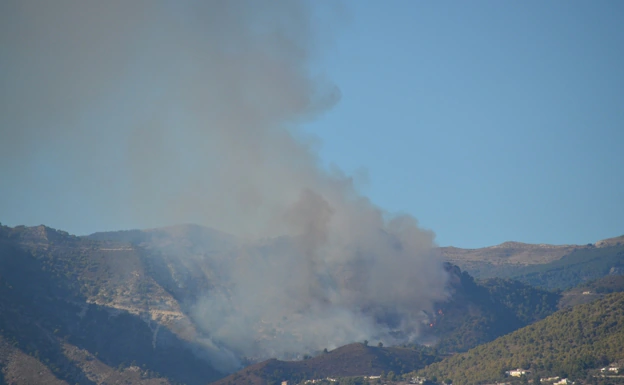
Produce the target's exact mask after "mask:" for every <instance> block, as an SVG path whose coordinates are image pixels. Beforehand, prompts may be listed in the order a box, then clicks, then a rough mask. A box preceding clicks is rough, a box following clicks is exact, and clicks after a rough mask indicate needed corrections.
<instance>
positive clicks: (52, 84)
mask: <svg viewBox="0 0 624 385" xmlns="http://www.w3.org/2000/svg"><path fill="white" fill-rule="evenodd" d="M320 7H325V8H324V9H321V10H319V8H320ZM330 8H331V5H330V4H321V3H315V4H312V3H306V2H298V1H269V0H266V1H261V0H254V1H239V0H228V1H219V0H215V1H183V2H174V1H158V0H133V1H125V0H124V1H121V0H111V1H100V2H95V1H80V0H59V1H53V2H52V1H34V0H25V1H24V0H6V1H3V2H2V4H1V5H0V21H1V23H0V54H1V56H0V58H1V60H2V61H1V63H2V64H1V65H2V71H1V73H0V80H1V85H0V135H1V138H2V140H0V157H1V159H0V163H1V164H0V167H1V168H0V170H1V172H2V174H3V175H5V173H6V175H8V174H15V173H19V176H18V178H19V180H21V181H22V187H23V188H24V189H25V190H29V191H35V190H37V189H42V188H45V189H47V191H48V194H51V195H52V196H56V201H54V202H55V203H56V204H58V206H59V207H60V208H61V209H63V210H65V211H69V210H71V202H67V200H68V198H67V196H68V195H67V194H69V192H68V190H69V189H71V191H72V193H74V194H79V196H80V197H82V198H83V199H85V200H88V204H87V205H83V206H88V208H89V209H88V210H89V211H88V212H86V213H85V215H90V216H92V217H93V218H96V219H95V220H101V221H102V222H103V223H120V224H121V223H123V224H128V223H132V224H136V225H138V226H143V227H152V226H158V225H165V224H171V223H182V222H184V223H186V222H197V223H201V224H204V225H209V226H212V227H216V228H219V229H221V230H223V231H226V232H230V233H233V234H236V235H238V236H240V237H244V238H245V239H257V240H258V239H265V241H264V242H269V243H271V247H268V248H266V250H270V252H266V253H262V252H259V251H257V250H259V249H258V248H255V249H254V250H255V251H254V250H251V248H250V249H249V250H247V251H246V250H241V252H240V253H238V255H237V256H236V257H235V258H232V259H231V260H230V261H229V264H227V266H225V267H224V271H223V272H222V274H223V276H224V277H225V278H224V279H225V281H226V282H227V290H221V291H216V292H214V293H212V294H209V295H207V296H206V297H204V298H203V299H202V300H200V301H199V303H197V304H196V306H195V311H194V316H195V319H196V321H197V323H198V325H200V327H201V328H202V330H204V331H205V332H206V333H207V335H209V337H208V338H209V341H207V342H206V346H209V345H210V346H212V347H213V349H214V351H213V352H212V359H213V361H214V362H215V364H217V365H218V366H221V367H226V366H227V367H228V368H230V367H233V366H235V365H236V363H235V357H240V356H252V357H268V356H272V355H277V356H285V355H288V354H293V355H296V354H301V353H303V352H312V351H315V350H321V349H323V348H325V347H328V348H331V347H335V346H338V345H340V344H344V343H348V342H352V341H362V340H364V339H371V340H373V339H375V338H376V339H379V340H383V341H384V342H385V343H393V342H398V341H405V340H407V339H410V338H413V337H414V336H416V335H418V333H419V327H420V325H421V319H420V317H421V311H422V310H427V309H429V308H430V307H431V305H432V303H433V302H434V301H437V300H441V299H443V298H444V297H445V290H444V287H445V280H446V277H445V273H444V271H443V269H442V267H441V264H440V261H439V260H438V259H437V258H436V257H435V256H434V255H433V253H432V247H433V239H434V236H433V234H432V233H431V232H429V231H424V230H422V229H421V228H419V226H418V223H417V222H416V220H415V219H414V218H412V217H410V216H406V215H404V216H390V215H388V213H386V212H384V211H383V210H382V209H380V208H379V207H377V206H375V205H374V204H373V203H371V202H370V201H369V200H368V199H367V198H365V197H363V196H361V195H360V194H359V193H358V192H357V191H356V189H355V187H354V185H353V181H352V179H351V178H349V177H348V176H346V175H343V174H342V173H341V172H340V171H336V170H332V171H328V170H325V169H324V168H323V167H321V166H320V162H319V159H318V157H317V155H316V153H315V146H316V145H317V143H316V141H315V140H314V139H313V138H311V137H309V136H307V135H306V134H305V132H302V131H301V130H300V129H298V126H299V125H300V124H301V123H302V122H305V121H309V120H310V119H314V118H315V117H316V116H318V114H321V113H322V112H323V111H325V110H327V109H328V108H331V107H332V106H333V105H334V104H335V103H336V102H337V101H338V100H339V98H340V93H339V91H338V89H337V88H336V87H335V86H334V85H333V84H332V83H331V82H330V81H329V80H328V79H327V78H326V77H325V76H324V74H323V73H322V72H321V71H319V70H317V69H316V68H317V67H318V62H317V60H316V59H317V58H318V54H319V51H321V49H322V46H323V44H322V42H323V41H324V39H323V38H319V36H321V37H322V34H323V33H324V31H326V30H331V29H332V28H331V25H323V24H322V23H319V22H314V23H313V22H312V21H313V20H316V21H319V20H325V19H322V18H321V16H323V15H325V16H327V15H328V14H329V13H330V11H331V9H330ZM336 129H339V127H337V128H336ZM397 188H400V186H397ZM13 203H14V202H13ZM3 204H12V203H11V202H5V203H3ZM0 208H1V207H0ZM74 215H75V213H74ZM278 236H285V237H283V238H275V237H278ZM257 242H260V241H257ZM282 243H283V244H282ZM280 245H281V246H280ZM260 249H262V248H260ZM228 357H230V358H232V360H233V361H228V360H229V358H228ZM226 361H227V362H226Z"/></svg>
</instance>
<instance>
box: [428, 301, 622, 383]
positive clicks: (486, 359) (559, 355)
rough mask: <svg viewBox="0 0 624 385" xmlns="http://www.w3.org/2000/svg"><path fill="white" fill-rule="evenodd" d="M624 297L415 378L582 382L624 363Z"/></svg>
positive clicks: (576, 310)
mask: <svg viewBox="0 0 624 385" xmlns="http://www.w3.org/2000/svg"><path fill="white" fill-rule="evenodd" d="M623 320H624V293H615V294H610V295H608V296H606V297H605V298H603V299H601V300H599V301H596V302H592V303H589V304H585V305H579V306H576V307H573V308H567V309H565V310H562V311H559V312H557V313H555V314H553V315H552V316H550V317H548V318H546V319H544V320H542V321H540V322H537V323H535V324H533V325H530V326H527V327H525V328H522V329H520V330H517V331H515V332H513V333H511V334H509V335H506V336H503V337H501V338H498V339H497V340H495V341H493V342H490V343H488V344H485V345H482V346H478V347H476V348H474V349H472V350H470V351H468V352H466V353H463V354H457V355H455V356H453V357H449V358H447V359H445V360H443V361H441V362H438V363H435V364H432V365H430V366H428V367H427V368H425V369H424V370H422V371H421V372H420V373H419V374H420V375H424V376H427V377H428V378H432V377H434V376H435V377H436V378H438V379H451V380H453V383H454V384H457V385H462V384H477V383H487V382H495V381H500V380H502V379H503V378H504V373H505V371H507V370H510V369H516V368H523V369H530V370H531V371H532V372H533V375H534V376H542V377H550V376H561V377H568V378H572V379H580V378H585V377H587V376H588V373H589V371H590V370H591V369H595V368H598V367H600V366H602V365H606V364H608V363H610V362H614V361H618V360H622V359H624V322H623Z"/></svg>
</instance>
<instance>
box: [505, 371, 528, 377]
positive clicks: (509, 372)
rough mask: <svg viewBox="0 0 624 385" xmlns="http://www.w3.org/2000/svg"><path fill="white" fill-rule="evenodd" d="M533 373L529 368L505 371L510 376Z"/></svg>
mask: <svg viewBox="0 0 624 385" xmlns="http://www.w3.org/2000/svg"><path fill="white" fill-rule="evenodd" d="M529 373H531V372H530V371H528V370H525V369H516V370H509V371H507V372H505V374H507V375H508V376H511V377H520V376H525V375H527V374H529Z"/></svg>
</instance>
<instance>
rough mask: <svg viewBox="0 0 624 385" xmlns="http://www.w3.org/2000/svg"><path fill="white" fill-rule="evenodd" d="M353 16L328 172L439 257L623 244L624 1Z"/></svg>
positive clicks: (336, 68)
mask: <svg viewBox="0 0 624 385" xmlns="http://www.w3.org/2000/svg"><path fill="white" fill-rule="evenodd" d="M347 4H348V6H347V7H346V9H347V14H348V17H349V21H348V23H347V24H346V25H345V26H344V27H343V28H342V29H341V30H340V33H339V34H338V38H337V39H336V41H335V42H334V44H333V46H331V49H330V50H329V52H328V53H327V54H326V56H325V57H324V61H323V63H322V64H323V67H324V69H325V70H326V72H327V73H328V74H329V76H330V77H331V78H332V79H333V80H334V81H335V82H336V83H337V85H338V86H339V87H340V89H341V91H342V100H341V102H340V103H339V104H338V105H337V106H336V107H335V108H334V109H333V110H332V111H330V112H329V113H327V114H326V115H324V116H323V117H322V118H321V119H319V120H318V121H316V122H314V123H312V124H310V125H309V126H308V127H307V128H308V129H309V130H310V131H312V132H314V133H316V134H317V135H318V136H319V137H320V138H322V140H323V146H322V148H321V156H322V158H323V160H324V161H325V162H327V163H332V162H334V163H335V164H337V165H339V166H340V167H342V168H343V169H344V170H346V171H347V172H349V173H357V172H360V171H361V170H362V169H364V170H366V171H367V174H368V181H367V183H364V184H363V191H364V192H365V193H366V194H368V195H369V196H370V197H371V198H372V199H373V200H374V201H375V202H377V203H379V204H380V205H381V206H383V207H385V208H388V209H389V210H391V211H393V212H409V213H411V214H413V215H414V216H416V217H417V218H418V219H419V221H420V223H421V224H422V225H423V226H424V227H427V228H430V229H433V230H434V231H435V232H436V234H437V240H438V242H439V243H440V244H441V245H455V246H461V247H481V246H487V245H493V244H498V243H501V242H504V241H508V240H516V241H522V242H529V243H556V244H564V243H576V244H583V243H589V242H595V241H596V240H598V239H601V238H605V237H611V236H617V235H621V234H623V233H624V177H623V176H622V175H623V174H622V169H623V168H624V167H623V166H624V24H622V20H623V18H624V3H622V2H617V1H597V2H583V1H548V2H536V1H523V2H507V1H501V2H497V1H471V2H452V3H451V2H444V1H441V2H437V1H436V2H433V1H430V2H423V1H395V2H391V3H388V2H357V1H352V2H349V3H347ZM364 181H365V182H366V179H364Z"/></svg>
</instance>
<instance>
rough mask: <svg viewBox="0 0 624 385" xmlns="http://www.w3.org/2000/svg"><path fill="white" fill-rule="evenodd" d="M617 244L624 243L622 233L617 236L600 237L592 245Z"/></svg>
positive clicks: (607, 245)
mask: <svg viewBox="0 0 624 385" xmlns="http://www.w3.org/2000/svg"><path fill="white" fill-rule="evenodd" d="M617 245H624V235H620V236H619V237H613V238H607V239H602V240H600V241H598V242H596V243H595V244H594V246H596V247H609V246H617Z"/></svg>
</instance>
